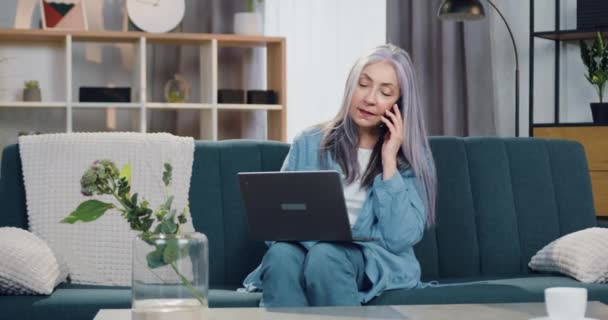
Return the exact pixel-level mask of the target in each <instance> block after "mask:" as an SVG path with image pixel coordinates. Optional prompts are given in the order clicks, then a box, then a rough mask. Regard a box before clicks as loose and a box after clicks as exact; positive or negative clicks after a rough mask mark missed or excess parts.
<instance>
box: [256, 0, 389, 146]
mask: <svg viewBox="0 0 608 320" xmlns="http://www.w3.org/2000/svg"><path fill="white" fill-rule="evenodd" d="M264 16H265V31H264V33H265V34H266V35H268V36H282V37H286V41H287V138H288V140H289V141H291V140H292V139H293V137H294V136H295V135H296V134H298V133H299V132H300V131H302V130H303V129H305V128H307V127H309V126H311V125H314V124H317V123H319V122H323V121H326V120H329V119H331V118H332V117H333V116H334V115H335V114H336V113H337V112H338V109H339V106H340V103H341V100H342V94H343V91H344V84H345V82H346V77H347V75H348V72H349V71H350V68H351V67H352V65H353V64H354V63H355V61H356V59H357V58H358V57H359V56H361V55H362V54H364V53H365V52H366V51H367V50H369V49H371V48H373V47H375V46H378V45H381V44H384V43H385V42H386V1H385V0H306V1H302V0H266V1H265V14H264Z"/></svg>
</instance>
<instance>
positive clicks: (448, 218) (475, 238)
mask: <svg viewBox="0 0 608 320" xmlns="http://www.w3.org/2000/svg"><path fill="white" fill-rule="evenodd" d="M431 148H432V150H433V155H434V158H435V165H436V167H437V175H438V184H439V186H438V189H439V191H438V203H437V225H436V227H435V228H433V229H432V230H428V231H427V232H426V234H425V236H424V239H423V241H421V242H420V243H419V244H418V245H417V246H416V248H415V250H416V255H417V257H418V258H419V260H420V263H421V267H422V272H423V279H427V280H431V279H445V278H452V277H454V278H462V277H479V276H488V277H494V276H506V275H518V274H526V273H529V272H530V271H529V269H528V267H527V264H528V262H529V261H530V258H531V257H532V256H533V255H534V254H535V253H536V252H537V251H538V250H539V249H541V248H542V247H543V246H545V245H546V244H548V243H549V242H550V241H552V240H555V239H557V238H558V237H560V236H562V235H564V234H567V233H571V232H574V231H577V230H581V229H584V228H588V227H591V226H595V225H596V219H595V209H594V207H593V197H592V193H591V182H590V178H589V172H588V169H587V161H586V158H585V153H584V150H583V147H582V145H581V144H579V143H577V142H574V141H565V140H545V139H537V138H455V137H435V138H432V139H431Z"/></svg>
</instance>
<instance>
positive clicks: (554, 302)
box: [545, 287, 587, 320]
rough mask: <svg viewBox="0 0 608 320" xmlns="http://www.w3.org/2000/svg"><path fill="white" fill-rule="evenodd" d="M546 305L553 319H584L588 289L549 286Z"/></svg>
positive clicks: (546, 293)
mask: <svg viewBox="0 0 608 320" xmlns="http://www.w3.org/2000/svg"><path fill="white" fill-rule="evenodd" d="M545 306H546V308H547V314H549V318H550V319H551V320H582V319H584V318H585V310H586V309H587V289H585V288H568V287H554V288H547V289H545Z"/></svg>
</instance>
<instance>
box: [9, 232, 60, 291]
mask: <svg viewBox="0 0 608 320" xmlns="http://www.w3.org/2000/svg"><path fill="white" fill-rule="evenodd" d="M0 257H2V259H0V293H5V294H51V293H52V292H53V289H55V286H57V285H58V284H59V283H61V282H63V281H64V280H65V279H66V277H67V275H68V269H67V267H66V265H65V263H63V259H61V258H59V256H57V255H56V254H55V252H53V250H51V248H49V246H48V245H47V244H46V242H45V241H44V240H42V239H40V238H39V237H37V236H36V235H35V234H33V233H31V232H29V231H27V230H23V229H20V228H14V227H2V228H0Z"/></svg>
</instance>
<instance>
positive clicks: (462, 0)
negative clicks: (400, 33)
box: [437, 0, 519, 137]
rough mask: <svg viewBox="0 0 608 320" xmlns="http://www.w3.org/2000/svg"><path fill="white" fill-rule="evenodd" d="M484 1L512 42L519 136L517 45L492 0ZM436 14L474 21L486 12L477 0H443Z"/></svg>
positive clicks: (443, 18) (516, 121)
mask: <svg viewBox="0 0 608 320" xmlns="http://www.w3.org/2000/svg"><path fill="white" fill-rule="evenodd" d="M486 1H488V3H489V4H490V6H492V8H494V10H496V12H498V15H500V18H501V19H502V21H503V22H504V23H505V25H506V26H507V30H508V31H509V36H511V42H512V43H513V52H514V53H515V136H516V137H519V58H518V57H517V45H516V44H515V38H514V37H513V32H512V31H511V27H509V24H508V23H507V20H506V19H505V17H504V16H503V15H502V13H501V12H500V10H498V8H497V7H496V6H495V5H494V3H492V1H490V0H486ZM437 16H438V17H439V18H440V19H442V20H455V21H474V20H481V19H483V18H485V16H486V14H485V10H484V8H483V5H481V3H479V0H444V1H443V3H442V4H441V6H440V7H439V11H438V12H437Z"/></svg>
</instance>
